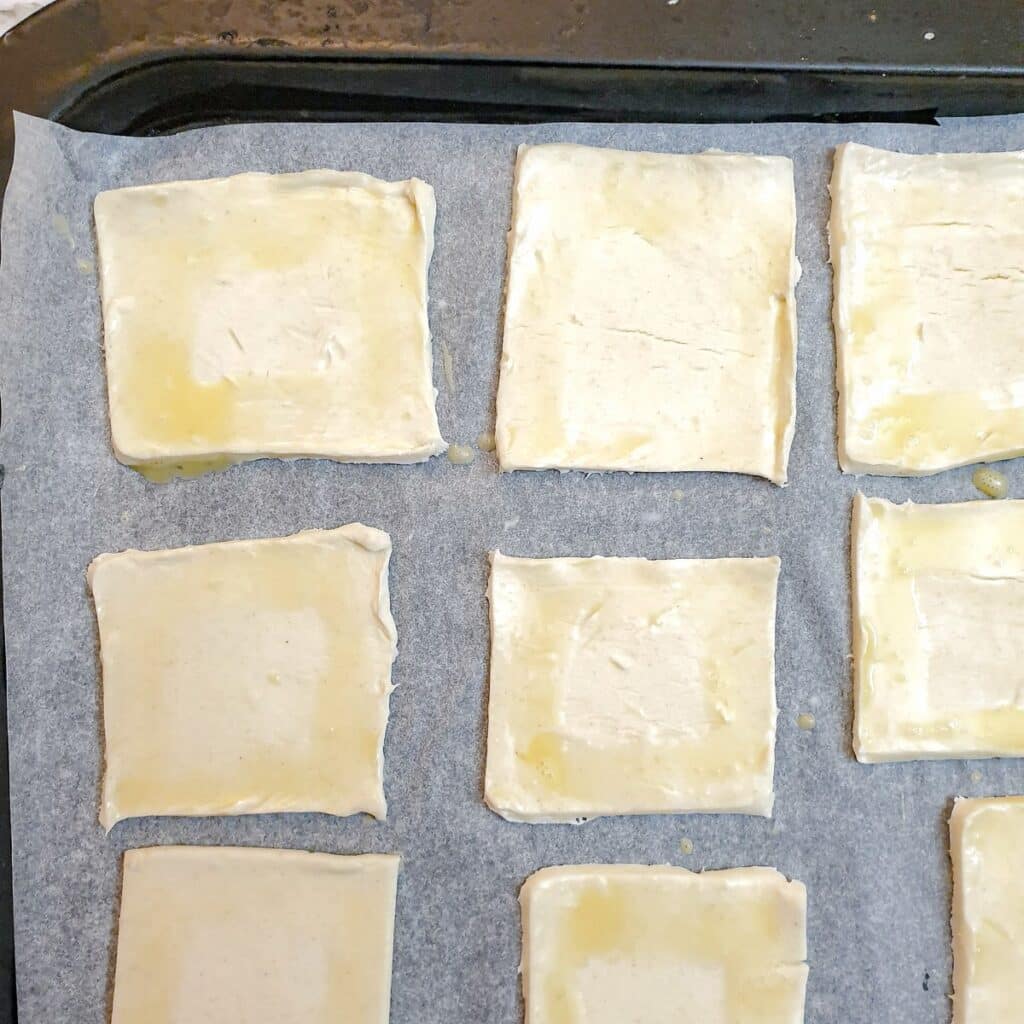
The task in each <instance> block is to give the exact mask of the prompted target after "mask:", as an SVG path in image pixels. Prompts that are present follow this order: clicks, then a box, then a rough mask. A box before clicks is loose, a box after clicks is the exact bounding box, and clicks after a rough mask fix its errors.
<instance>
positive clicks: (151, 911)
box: [111, 846, 398, 1024]
mask: <svg viewBox="0 0 1024 1024" xmlns="http://www.w3.org/2000/svg"><path fill="white" fill-rule="evenodd" d="M397 877H398V857H395V856H390V855H383V856H363V857H337V856H331V855H329V854H323V853H304V852H301V851H295V850H260V849H239V848H232V847H227V848H225V847H189V846H163V847H150V848H148V849H142V850H129V851H128V852H127V853H126V854H125V855H124V882H123V886H122V891H121V917H120V925H119V930H118V941H117V967H116V974H115V980H114V1001H113V1012H112V1015H111V1024H229V1022H230V1024H256V1022H267V1024H270V1022H273V1024H339V1022H344V1024H387V1022H388V1010H389V1004H390V1001H391V950H392V937H393V933H394V917H395V888H396V883H397Z"/></svg>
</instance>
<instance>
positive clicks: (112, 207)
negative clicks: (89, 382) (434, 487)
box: [95, 171, 443, 480]
mask: <svg viewBox="0 0 1024 1024" xmlns="http://www.w3.org/2000/svg"><path fill="white" fill-rule="evenodd" d="M95 216H96V235H97V241H98V245H99V264H100V279H101V284H102V289H103V327H104V344H105V348H106V362H107V385H108V396H109V402H110V427H111V437H112V441H113V445H114V452H115V454H116V455H117V457H118V459H120V460H121V461H122V462H124V463H125V464H127V465H129V466H134V467H135V468H137V469H139V470H140V471H142V472H144V473H145V474H146V475H148V476H150V478H151V479H155V480H163V479H167V478H169V477H171V476H175V475H184V476H188V475H195V474H196V473H199V472H203V471H205V470H208V469H216V468H222V467H223V466H225V465H229V464H231V463H234V462H241V461H245V460H248V459H257V458H263V457H266V456H275V457H280V458H298V457H323V458H330V459H336V460H339V461H344V462H416V461H420V460H422V459H426V458H428V457H429V456H431V455H433V454H436V453H437V452H439V451H440V450H441V448H442V447H443V442H442V440H441V435H440V432H439V430H438V425H437V416H436V413H435V410H434V398H435V392H434V388H433V384H432V368H431V351H430V331H429V327H428V323H427V266H428V264H429V262H430V255H431V251H432V249H433V234H434V193H433V190H432V189H431V188H430V186H429V185H426V184H424V183H423V182H422V181H418V180H416V179H412V180H410V181H398V182H385V181H378V180H377V179H376V178H371V177H369V176H368V175H365V174H356V173H343V172H339V171H304V172H302V173H300V174H278V175H272V174H240V175H237V176H235V177H232V178H218V179H213V180H209V181H175V182H168V183H165V184H160V185H146V186H142V187H140V188H126V189H117V190H115V191H111V192H102V193H100V195H98V196H97V197H96V204H95Z"/></svg>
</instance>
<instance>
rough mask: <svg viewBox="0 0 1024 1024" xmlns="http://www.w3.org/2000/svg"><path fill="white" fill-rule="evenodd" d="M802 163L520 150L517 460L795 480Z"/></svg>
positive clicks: (512, 431) (505, 424)
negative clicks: (796, 175) (791, 470)
mask: <svg viewBox="0 0 1024 1024" xmlns="http://www.w3.org/2000/svg"><path fill="white" fill-rule="evenodd" d="M795 223H796V214H795V198H794V189H793V166H792V163H791V161H790V160H789V159H787V158H785V157H777V156H751V155H745V154H734V153H718V152H715V153H699V154H690V155H680V154H674V153H640V152H624V151H621V150H614V149H595V148H590V147H586V146H573V145H561V144H559V145H541V146H521V147H520V149H519V158H518V161H517V165H516V178H515V194H514V198H513V216H512V229H511V232H510V236H509V258H508V284H507V293H506V304H505V328H504V341H503V345H502V355H501V376H500V382H499V387H498V401H497V410H498V411H497V427H496V433H495V439H496V442H497V450H498V458H499V462H500V464H501V467H502V469H507V470H511V469H579V470H628V471H649V472H673V471H677V470H680V471H683V470H714V471H723V472H733V473H750V474H754V475H757V476H763V477H767V478H768V479H769V480H773V481H775V482H776V483H780V484H781V483H784V482H785V480H786V466H787V461H788V458H789V448H790V443H791V441H792V437H793V417H794V408H795V360H796V305H795V300H794V288H795V285H796V282H797V279H798V277H799V270H800V268H799V264H798V263H797V260H796V253H795V247H794V237H795V235H794V232H795Z"/></svg>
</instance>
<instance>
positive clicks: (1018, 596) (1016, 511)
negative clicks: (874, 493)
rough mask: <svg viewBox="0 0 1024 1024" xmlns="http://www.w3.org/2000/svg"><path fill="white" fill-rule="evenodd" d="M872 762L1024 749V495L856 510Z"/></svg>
mask: <svg viewBox="0 0 1024 1024" xmlns="http://www.w3.org/2000/svg"><path fill="white" fill-rule="evenodd" d="M853 535H854V536H853V544H852V550H853V591H854V593H853V600H854V641H853V655H854V672H855V691H856V701H857V715H856V724H855V730H854V741H853V745H854V750H855V751H856V754H857V757H858V758H859V759H860V760H861V761H899V760H909V759H914V758H935V757H957V758H960V757H999V756H1020V755H1024V659H1022V658H1021V651H1020V643H1021V637H1022V636H1024V546H1022V545H1021V538H1022V537H1024V501H999V502H996V501H972V502H966V503H964V504H960V505H914V504H913V503H911V502H907V504H905V505H893V504H891V503H890V502H888V501H883V500H882V499H881V498H865V497H864V496H863V495H861V494H858V495H857V498H856V500H855V502H854V514H853Z"/></svg>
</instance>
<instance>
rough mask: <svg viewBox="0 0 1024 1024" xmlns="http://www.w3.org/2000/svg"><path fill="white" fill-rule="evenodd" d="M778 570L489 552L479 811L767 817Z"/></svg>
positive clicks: (531, 815)
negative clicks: (482, 807) (484, 806)
mask: <svg viewBox="0 0 1024 1024" xmlns="http://www.w3.org/2000/svg"><path fill="white" fill-rule="evenodd" d="M778 577H779V560H778V559H777V558H718V559H674V560H662V561H652V560H648V559H644V558H510V557H508V556H506V555H503V554H501V552H497V551H496V552H494V554H493V555H492V560H491V578H490V587H489V590H488V596H489V599H490V611H491V678H490V711H489V721H488V733H487V767H486V778H485V785H484V794H485V798H486V801H487V803H488V805H489V806H490V807H491V808H492V809H493V810H494V811H496V812H497V813H498V814H500V815H502V816H503V817H505V818H508V819H509V820H512V821H529V822H544V821H567V822H573V821H579V820H581V819H586V818H593V817H600V816H603V815H616V814H677V813H686V812H719V811H721V812H726V811H732V812H738V813H745V814H759V815H765V816H767V815H770V814H771V810H772V801H773V790H772V779H773V772H774V764H775V719H776V706H775V603H776V591H777V586H778Z"/></svg>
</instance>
